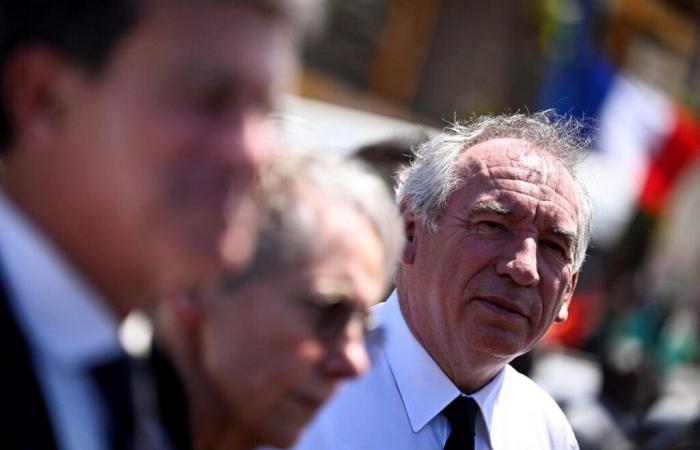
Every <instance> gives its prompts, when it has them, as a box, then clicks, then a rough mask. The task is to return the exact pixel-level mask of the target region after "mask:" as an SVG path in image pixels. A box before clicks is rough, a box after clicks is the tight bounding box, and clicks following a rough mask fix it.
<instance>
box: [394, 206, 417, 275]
mask: <svg viewBox="0 0 700 450" xmlns="http://www.w3.org/2000/svg"><path fill="white" fill-rule="evenodd" d="M399 212H400V213H401V218H402V219H403V226H404V231H405V233H406V245H405V246H404V248H403V253H402V254H401V262H402V263H403V264H405V265H410V264H413V261H414V260H415V259H416V241H417V239H418V237H417V235H416V221H417V220H418V219H417V216H416V213H415V212H413V209H412V208H411V206H410V205H409V204H408V201H407V200H406V199H404V200H402V201H401V203H400V204H399Z"/></svg>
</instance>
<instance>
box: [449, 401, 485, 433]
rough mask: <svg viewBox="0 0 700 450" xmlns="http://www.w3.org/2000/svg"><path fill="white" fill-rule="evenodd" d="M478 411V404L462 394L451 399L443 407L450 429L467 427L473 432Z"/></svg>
mask: <svg viewBox="0 0 700 450" xmlns="http://www.w3.org/2000/svg"><path fill="white" fill-rule="evenodd" d="M478 413H479V405H478V404H477V403H476V401H475V400H474V399H473V398H471V397H465V396H463V395H460V396H459V397H457V398H455V399H454V400H452V402H451V403H450V404H449V405H447V407H446V408H445V416H446V417H447V420H448V421H449V422H450V426H451V427H452V429H459V428H461V429H463V428H467V429H469V430H472V432H473V430H474V426H475V425H476V416H477V414H478Z"/></svg>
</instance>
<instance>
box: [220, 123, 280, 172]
mask: <svg viewBox="0 0 700 450" xmlns="http://www.w3.org/2000/svg"><path fill="white" fill-rule="evenodd" d="M215 139H216V147H217V151H218V152H219V155H220V157H221V158H222V159H223V160H225V162H226V163H227V165H228V166H229V167H230V169H231V170H232V171H233V172H235V173H236V174H239V175H245V174H249V175H250V176H254V175H255V174H257V173H258V172H259V171H260V170H261V169H262V168H263V167H265V166H266V165H268V164H269V162H270V160H271V159H272V156H273V151H274V149H275V147H276V146H277V141H278V140H277V133H276V128H275V127H274V125H273V123H272V121H270V120H269V119H268V118H267V115H266V114H265V113H263V112H261V111H257V110H252V111H243V112H241V113H240V114H239V115H238V117H236V118H234V119H232V120H228V121H226V122H225V123H222V124H221V125H220V127H219V129H218V130H217V133H216V137H215Z"/></svg>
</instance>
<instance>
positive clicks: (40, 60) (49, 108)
mask: <svg viewBox="0 0 700 450" xmlns="http://www.w3.org/2000/svg"><path fill="white" fill-rule="evenodd" d="M68 64H69V63H68V62H67V61H66V60H65V59H64V58H63V57H61V56H60V55H58V54H57V53H55V52H53V51H51V50H50V49H49V48H47V47H44V46H41V45H33V46H27V47H25V48H22V49H19V50H17V51H16V52H14V53H13V54H11V55H10V56H9V59H8V61H7V63H6V65H5V68H4V69H5V71H4V73H3V85H2V90H3V98H4V99H5V107H6V111H7V117H8V120H9V121H10V127H11V128H12V132H13V134H14V135H15V136H17V137H18V138H24V139H31V140H36V139H42V140H45V141H47V142H50V141H51V140H52V139H53V138H52V136H51V128H52V127H53V126H54V125H55V124H56V120H60V118H61V116H62V115H63V109H64V105H63V100H62V97H63V96H64V95H65V92H63V90H64V88H63V86H62V77H63V75H64V74H65V70H66V68H67V67H68Z"/></svg>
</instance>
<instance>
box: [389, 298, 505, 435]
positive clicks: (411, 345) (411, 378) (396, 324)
mask: <svg viewBox="0 0 700 450" xmlns="http://www.w3.org/2000/svg"><path fill="white" fill-rule="evenodd" d="M377 316H378V319H379V322H380V323H381V324H382V325H383V327H384V329H385V332H386V343H385V346H384V352H385V355H386V357H387V361H388V363H389V367H390V369H391V371H392V374H393V375H394V379H395V380H396V385H397V387H398V389H399V393H400V394H401V399H402V401H403V404H404V408H405V409H406V414H407V415H408V419H409V421H410V423H411V429H412V430H413V432H418V431H420V430H421V429H422V428H423V427H425V426H426V425H427V424H428V423H429V422H430V421H431V420H433V419H434V418H435V417H436V416H438V415H439V414H440V413H441V412H442V410H443V409H445V407H446V406H447V405H449V404H450V402H452V400H454V399H455V398H457V396H459V395H461V392H460V390H459V388H457V386H455V385H454V383H453V382H452V381H451V380H450V379H449V378H448V377H447V375H445V373H444V372H443V371H442V369H440V366H438V364H437V363H436V362H435V360H433V358H432V357H431V356H430V354H428V352H427V351H426V350H425V349H424V348H423V346H422V345H421V344H420V343H419V342H418V340H417V339H416V338H415V336H413V333H412V332H411V330H410V329H409V328H408V325H407V324H406V320H405V319H404V317H403V314H402V313H401V308H400V305H399V299H398V294H397V292H396V291H394V292H393V293H392V294H391V296H390V297H389V299H388V300H387V301H386V304H384V306H382V307H381V308H379V309H378V310H377ZM504 377H505V370H503V369H501V370H500V371H499V372H498V374H497V375H496V377H494V379H493V380H491V381H490V382H489V383H488V384H487V385H486V386H484V387H483V388H481V389H480V390H479V391H477V392H475V393H474V394H472V395H471V396H470V397H472V398H474V400H475V401H476V402H477V404H478V405H479V408H480V409H481V413H482V415H483V418H484V422H485V425H486V429H487V431H488V433H489V436H490V434H491V424H492V422H493V418H494V409H495V407H496V405H497V399H498V394H499V392H500V390H501V388H502V386H503V380H504Z"/></svg>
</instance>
